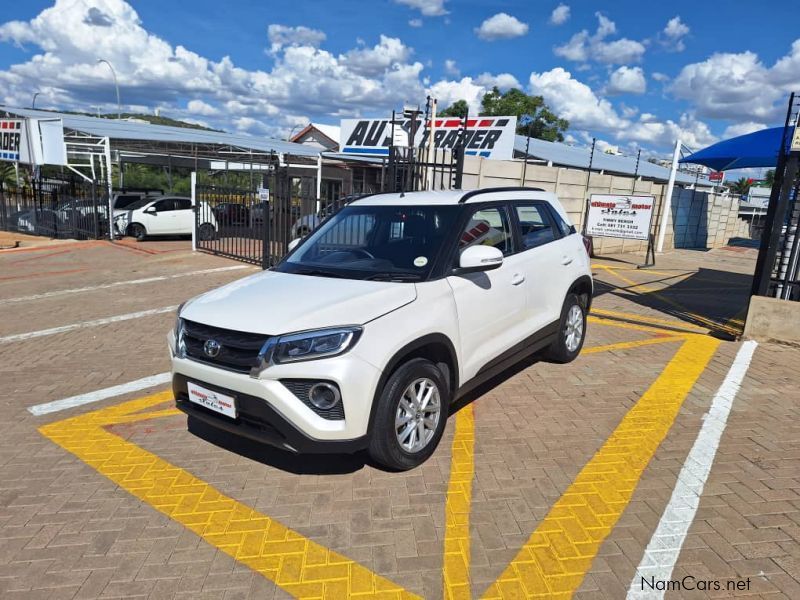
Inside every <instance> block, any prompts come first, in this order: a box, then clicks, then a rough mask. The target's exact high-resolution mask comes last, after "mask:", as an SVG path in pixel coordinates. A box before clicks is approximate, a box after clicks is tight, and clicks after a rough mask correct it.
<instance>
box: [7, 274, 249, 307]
mask: <svg viewBox="0 0 800 600" xmlns="http://www.w3.org/2000/svg"><path fill="white" fill-rule="evenodd" d="M249 268H251V267H250V266H249V265H235V266H230V267H217V268H214V269H201V270H199V271H189V272H188V273H173V274H172V275H158V276H155V277H144V278H142V279H128V280H125V281H114V282H112V283H102V284H99V285H91V286H87V287H81V288H72V289H67V290H54V291H52V292H43V293H41V294H31V295H30V296H19V297H17V298H3V299H0V304H11V303H12V302H29V301H31V300H43V299H45V298H55V297H58V296H66V295H68V294H79V293H82V292H93V291H95V290H107V289H110V288H115V287H120V286H124V285H140V284H145V283H155V282H157V281H167V280H169V279H178V278H180V277H191V276H194V275H210V274H212V273H223V272H225V271H238V270H241V269H249Z"/></svg>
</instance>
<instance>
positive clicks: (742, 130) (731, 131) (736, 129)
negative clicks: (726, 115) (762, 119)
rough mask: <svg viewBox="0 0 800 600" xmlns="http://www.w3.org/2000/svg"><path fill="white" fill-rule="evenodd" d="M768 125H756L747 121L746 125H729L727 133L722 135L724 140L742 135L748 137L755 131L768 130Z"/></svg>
mask: <svg viewBox="0 0 800 600" xmlns="http://www.w3.org/2000/svg"><path fill="white" fill-rule="evenodd" d="M766 128H767V125H766V124H764V123H755V122H753V121H745V122H744V123H736V124H734V125H728V127H726V128H725V131H724V132H723V133H722V138H723V139H728V138H732V137H737V136H740V135H746V134H748V133H753V132H754V131H761V130H762V129H766Z"/></svg>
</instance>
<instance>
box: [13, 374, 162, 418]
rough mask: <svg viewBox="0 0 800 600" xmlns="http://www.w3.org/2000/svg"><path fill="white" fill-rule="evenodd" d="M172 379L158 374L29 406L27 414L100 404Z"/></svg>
mask: <svg viewBox="0 0 800 600" xmlns="http://www.w3.org/2000/svg"><path fill="white" fill-rule="evenodd" d="M171 379H172V374H171V373H159V374H158V375H151V376H150V377H143V378H142V379H137V380H136V381H130V382H128V383H123V384H120V385H115V386H113V387H109V388H105V389H103V390H97V391H96V392H89V393H87V394H79V395H77V396H70V397H69V398H64V399H63V400H56V401H54V402H45V403H44V404H36V405H35V406H29V407H28V412H30V413H31V414H33V415H36V416H37V417H38V416H41V415H47V414H50V413H54V412H58V411H60V410H67V409H68V408H75V407H76V406H83V405H84V404H91V403H92V402H100V401H101V400H106V399H108V398H113V397H114V396H122V395H123V394H130V393H131V392H138V391H139V390H144V389H147V388H151V387H155V386H157V385H162V384H164V383H168V382H169V381H170V380H171Z"/></svg>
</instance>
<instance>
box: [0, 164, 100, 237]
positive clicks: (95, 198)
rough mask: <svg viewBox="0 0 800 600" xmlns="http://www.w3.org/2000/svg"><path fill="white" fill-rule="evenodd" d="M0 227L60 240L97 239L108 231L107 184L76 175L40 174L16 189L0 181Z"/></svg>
mask: <svg viewBox="0 0 800 600" xmlns="http://www.w3.org/2000/svg"><path fill="white" fill-rule="evenodd" d="M0 229H3V230H5V231H16V232H19V233H25V234H29V235H40V236H45V237H51V238H60V239H68V238H69V239H71V238H74V239H79V240H86V239H101V238H103V237H105V236H106V235H107V233H108V187H107V186H106V184H105V182H101V181H86V180H83V179H79V178H77V177H76V178H72V177H70V178H62V177H40V178H38V179H33V180H31V181H29V182H26V183H25V184H24V185H22V186H21V187H19V188H16V187H10V186H7V185H4V184H3V183H0Z"/></svg>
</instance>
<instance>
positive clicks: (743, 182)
mask: <svg viewBox="0 0 800 600" xmlns="http://www.w3.org/2000/svg"><path fill="white" fill-rule="evenodd" d="M751 185H753V180H752V179H748V178H747V177H739V179H737V180H736V181H733V182H731V184H730V188H731V190H732V191H733V192H734V193H736V194H739V195H740V196H744V195H745V194H747V192H749V191H750V186H751Z"/></svg>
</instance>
